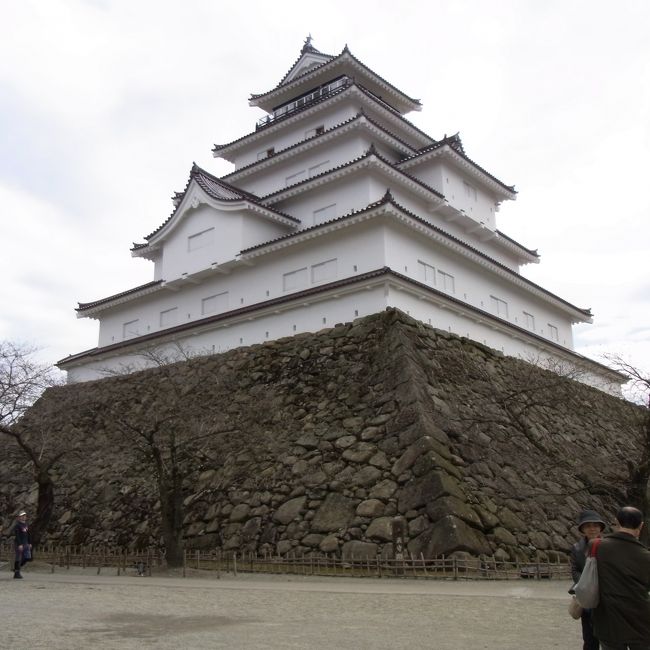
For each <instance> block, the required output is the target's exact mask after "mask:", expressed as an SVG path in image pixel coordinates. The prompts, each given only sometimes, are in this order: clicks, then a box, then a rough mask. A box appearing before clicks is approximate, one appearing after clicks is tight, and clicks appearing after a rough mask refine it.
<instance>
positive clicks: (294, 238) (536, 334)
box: [57, 38, 621, 392]
mask: <svg viewBox="0 0 650 650" xmlns="http://www.w3.org/2000/svg"><path fill="white" fill-rule="evenodd" d="M249 104H250V105H251V106H254V107H259V108H261V109H262V110H263V111H265V112H266V116H265V117H263V118H262V119H260V120H259V121H258V122H257V124H256V125H255V128H254V130H253V131H251V132H250V133H248V134H246V135H244V136H242V137H239V138H237V139H236V140H233V141H232V142H229V143H227V144H220V145H216V146H215V147H214V150H213V153H214V156H215V157H217V158H222V159H224V160H226V161H229V162H231V163H233V164H234V171H233V172H231V173H229V174H227V175H225V176H223V177H221V178H217V177H216V176H214V175H212V174H210V173H209V172H208V171H206V170H204V169H201V168H200V167H198V166H197V165H194V166H193V167H192V169H191V171H190V174H189V179H188V181H187V184H186V186H185V189H184V190H183V191H182V192H179V193H176V194H175V196H174V197H173V202H174V208H173V212H172V214H171V216H169V218H167V219H166V220H165V221H164V222H163V223H162V224H161V225H160V226H159V227H158V228H157V229H156V230H155V231H154V232H152V233H151V234H149V235H148V236H147V237H146V238H145V241H144V242H143V243H139V244H135V245H134V246H133V248H132V255H133V256H134V257H143V258H145V259H148V260H151V261H152V262H153V263H154V279H153V280H152V281H151V282H148V283H147V284H144V285H141V286H137V287H133V288H131V289H128V290H126V291H123V292H121V293H119V294H116V295H113V296H109V297H106V298H101V299H98V300H94V301H92V302H85V303H79V306H78V308H77V316H78V317H82V318H95V319H97V320H99V324H100V327H99V341H98V345H97V347H96V348H93V349H91V350H86V351H84V352H80V353H78V354H74V355H71V356H69V357H66V358H65V359H63V360H61V361H60V362H59V363H58V364H57V365H58V366H59V367H60V368H61V369H63V370H66V371H67V373H68V380H69V381H71V382H78V381H87V380H91V379H96V378H100V377H103V376H106V374H107V373H108V374H110V373H119V372H127V371H129V370H133V369H137V368H141V367H145V366H147V365H150V364H151V362H152V361H151V358H150V357H149V358H147V355H146V354H144V356H143V353H146V352H147V351H152V350H155V351H156V354H163V355H165V354H166V355H169V358H171V357H172V356H173V354H174V351H176V352H178V351H179V350H182V352H183V354H188V353H189V354H211V353H217V352H222V351H225V350H228V349H232V348H235V347H240V346H247V345H251V344H255V343H262V342H265V341H270V340H275V339H278V338H281V337H285V336H292V335H295V334H298V333H301V332H309V331H316V330H319V329H322V328H328V327H332V326H334V325H335V324H337V323H341V322H349V321H352V320H354V319H356V318H359V317H363V316H366V315H369V314H374V313H377V312H380V311H383V310H385V309H386V308H388V307H396V308H398V309H400V310H402V311H403V312H405V313H407V314H409V315H410V316H412V317H413V318H415V319H417V320H420V321H422V322H423V323H426V324H429V325H431V326H433V327H435V328H438V329H441V330H445V331H448V332H453V333H456V334H459V335H461V336H466V337H468V338H470V339H472V340H475V341H478V342H480V343H483V344H485V345H488V346H490V347H491V348H494V349H496V350H499V351H501V352H503V353H504V354H506V355H511V356H517V357H521V358H525V359H529V360H538V359H547V360H551V361H552V362H553V363H555V362H559V363H562V364H569V365H571V366H572V367H575V368H578V369H579V370H580V372H581V373H582V376H583V377H584V378H585V381H587V383H591V384H594V385H597V386H599V387H602V388H604V389H605V390H609V391H614V392H616V390H617V389H618V386H619V384H620V381H621V380H620V377H619V376H618V375H617V374H616V373H612V372H611V371H610V370H608V369H607V368H605V367H604V366H602V365H601V364H598V363H596V362H595V361H592V360H590V359H587V358H585V357H583V356H581V355H578V354H576V353H575V352H574V350H573V336H572V325H573V324H574V323H584V322H591V313H590V311H589V310H588V309H582V308H579V307H576V306H574V305H572V304H571V303H569V302H567V301H566V300H564V299H563V298H561V297H559V296H557V295H554V294H553V293H551V292H550V291H548V290H546V289H544V288H543V287H541V286H539V285H537V284H535V283H533V282H531V281H530V280H527V279H526V278H525V277H523V276H522V275H521V274H520V269H521V267H522V266H523V265H525V264H530V263H538V262H539V255H538V254H537V252H536V251H535V250H531V249H529V248H526V247H525V246H523V245H522V244H520V243H518V242H516V241H514V240H513V239H511V238H510V237H508V236H507V235H506V234H504V233H503V232H501V231H500V230H498V229H497V225H496V213H497V211H498V209H499V205H500V204H501V202H502V201H506V200H514V199H515V197H516V191H515V189H514V188H513V187H512V186H510V185H508V184H506V183H504V182H502V181H501V180H499V179H498V178H496V177H495V176H493V175H492V174H490V173H489V172H488V171H486V170H485V169H483V168H482V167H481V166H479V165H478V164H477V163H476V162H474V161H473V160H472V159H471V158H469V157H468V155H467V154H466V153H465V150H464V147H463V144H462V142H461V139H460V137H459V136H458V135H453V136H449V137H447V136H445V137H443V138H442V139H441V140H436V139H434V138H433V137H431V136H429V135H427V134H426V133H424V132H422V131H421V130H420V129H419V128H417V127H416V126H415V125H414V124H412V123H411V122H409V121H408V120H407V119H406V118H405V117H404V116H405V115H406V114H407V113H409V112H410V111H419V110H420V109H421V104H420V102H419V101H418V100H417V99H413V98H412V97H410V96H408V95H407V94H405V93H404V92H402V91H401V90H399V89H398V88H397V87H395V86H393V85H392V84H391V83H390V82H389V81H387V80H385V79H384V78H382V77H381V76H380V75H379V74H377V73H376V72H374V71H373V70H371V69H370V68H369V67H367V66H366V65H365V64H364V63H362V62H361V61H360V60H359V59H357V58H356V57H355V56H354V55H353V54H352V53H351V52H350V50H349V49H348V48H347V46H346V47H345V48H344V49H343V51H342V52H341V53H340V54H338V55H329V54H324V53H322V52H320V51H318V50H317V49H316V48H315V47H314V46H313V45H312V43H311V38H308V39H306V41H305V44H304V46H303V47H302V50H301V52H300V55H299V57H298V59H297V61H296V62H295V63H294V64H293V65H292V66H291V68H290V69H289V71H288V72H287V73H286V74H285V75H284V77H283V78H282V79H281V80H280V82H279V83H278V84H277V85H276V86H275V87H274V88H272V89H271V90H269V91H267V92H264V93H261V94H254V95H251V97H250V100H249Z"/></svg>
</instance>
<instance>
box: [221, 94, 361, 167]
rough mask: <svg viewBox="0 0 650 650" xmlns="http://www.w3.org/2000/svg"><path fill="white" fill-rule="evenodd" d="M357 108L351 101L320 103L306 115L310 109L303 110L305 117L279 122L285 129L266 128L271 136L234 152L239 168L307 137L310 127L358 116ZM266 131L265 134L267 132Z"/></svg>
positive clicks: (326, 125) (302, 114)
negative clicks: (326, 104)
mask: <svg viewBox="0 0 650 650" xmlns="http://www.w3.org/2000/svg"><path fill="white" fill-rule="evenodd" d="M357 111H358V107H357V105H356V104H354V103H352V102H351V101H346V102H334V103H330V104H329V105H328V106H325V105H320V106H319V107H318V108H316V109H315V110H314V111H313V112H312V111H310V112H309V114H308V115H306V116H305V113H306V111H304V112H303V113H300V115H301V116H302V118H301V119H295V118H289V119H286V120H284V121H283V122H278V124H283V126H284V128H274V127H266V129H264V131H266V133H267V134H268V135H263V136H262V137H261V138H260V139H256V140H255V141H254V142H252V143H250V144H249V145H246V146H244V147H242V149H241V150H239V151H237V153H236V154H235V155H234V157H233V162H234V163H235V170H238V169H241V168H242V167H245V166H246V165H250V164H252V163H254V162H257V160H258V158H257V156H258V154H259V153H261V152H264V151H266V150H267V149H269V148H270V147H274V148H275V151H276V152H279V151H281V150H282V149H286V148H287V147H290V146H292V145H294V144H296V143H297V142H302V141H303V140H305V138H306V137H307V135H306V134H307V133H308V132H309V130H310V129H314V128H316V127H317V126H321V125H322V126H324V127H325V129H329V128H331V127H333V126H335V125H336V124H340V123H341V122H345V121H347V120H349V119H350V118H352V117H354V116H355V115H356V113H357ZM264 131H262V132H261V133H262V134H263V133H264Z"/></svg>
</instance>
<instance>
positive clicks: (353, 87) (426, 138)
mask: <svg viewBox="0 0 650 650" xmlns="http://www.w3.org/2000/svg"><path fill="white" fill-rule="evenodd" d="M355 92H357V93H360V94H361V95H362V96H363V97H366V98H368V99H369V100H371V101H372V102H374V104H373V105H374V106H375V107H376V108H378V109H381V110H383V111H385V112H386V113H387V115H389V116H390V119H392V120H394V121H398V120H399V123H401V124H402V125H403V126H404V127H405V128H406V129H407V130H408V131H409V132H410V134H411V135H412V137H413V139H414V141H415V140H419V141H420V142H422V143H426V144H423V146H424V147H425V148H428V147H430V146H432V145H434V144H435V143H436V142H437V140H436V139H435V138H432V137H431V136H430V135H427V134H426V133H425V132H424V131H422V130H421V129H419V128H418V127H417V126H415V124H413V123H412V122H410V121H409V120H407V119H406V118H405V117H404V116H403V115H401V114H400V113H399V112H397V111H395V109H393V108H392V107H391V106H389V105H388V104H384V103H382V102H379V101H377V98H376V97H374V95H373V94H372V93H371V92H370V91H369V90H367V89H366V88H364V87H363V86H362V85H361V84H359V83H357V82H353V83H351V84H350V85H349V86H347V87H345V88H343V89H342V90H341V91H340V92H335V93H332V94H330V95H327V96H326V97H321V98H319V99H317V100H315V101H314V102H312V103H310V104H308V105H306V106H303V107H301V108H299V109H297V110H296V111H293V112H292V113H288V114H286V115H283V116H282V117H280V118H277V120H275V121H273V122H271V123H270V124H268V125H267V126H264V127H262V128H260V129H256V130H255V131H251V132H250V133H247V134H246V135H243V136H241V137H240V138H237V139H236V140H232V141H231V142H228V143H226V144H215V145H214V146H213V147H212V156H213V157H214V158H223V159H224V160H228V161H230V162H232V160H231V159H230V158H228V156H232V154H233V153H235V152H237V151H238V150H239V149H241V148H242V147H245V146H247V145H248V144H249V143H250V142H253V141H255V140H258V139H260V138H262V137H264V136H265V135H268V134H269V133H273V132H275V130H276V129H277V127H281V126H284V125H286V124H291V123H293V122H294V121H298V119H293V118H296V117H297V116H299V115H300V116H301V118H299V119H302V118H304V115H305V114H306V113H307V114H308V112H309V111H312V110H314V109H317V110H318V109H320V108H322V107H323V106H325V105H326V104H327V102H329V101H331V100H340V99H342V98H344V97H346V96H347V95H348V94H352V93H355ZM413 148H415V147H413Z"/></svg>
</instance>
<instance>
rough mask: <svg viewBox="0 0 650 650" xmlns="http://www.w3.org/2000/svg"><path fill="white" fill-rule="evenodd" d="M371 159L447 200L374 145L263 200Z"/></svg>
mask: <svg viewBox="0 0 650 650" xmlns="http://www.w3.org/2000/svg"><path fill="white" fill-rule="evenodd" d="M370 157H374V158H376V159H377V160H378V161H380V162H382V163H384V164H385V165H387V166H388V167H390V168H391V169H392V170H393V171H396V172H398V173H399V174H401V175H402V176H404V177H405V178H407V179H408V180H409V181H412V182H414V183H417V184H418V185H420V186H421V187H422V188H423V189H425V190H427V191H429V192H431V193H432V194H435V195H436V196H437V197H439V198H441V199H444V198H445V197H444V196H443V195H442V194H440V192H438V190H435V189H433V187H431V186H430V185H427V184H426V183H424V182H422V181H421V180H420V179H419V178H415V177H414V176H410V175H409V174H407V173H406V172H403V171H402V170H401V169H398V168H397V167H396V166H395V165H394V164H393V163H392V162H391V161H390V160H386V158H384V157H383V156H381V155H380V154H378V153H377V151H376V149H375V147H374V145H370V148H369V149H368V151H366V153H364V154H363V155H361V156H359V157H357V158H353V159H352V160H350V161H348V162H346V163H343V164H341V165H338V166H337V167H332V168H331V169H328V170H327V171H325V172H322V173H320V174H316V175H315V176H311V177H309V178H306V179H305V180H302V181H299V182H298V183H294V184H293V185H288V186H287V187H283V188H281V189H279V190H276V191H275V192H271V193H270V194H266V195H264V196H263V197H262V198H261V200H262V201H263V202H265V201H268V199H270V198H272V197H274V196H277V195H278V194H283V193H284V192H286V191H287V190H290V189H293V188H296V187H299V186H300V185H306V184H307V183H311V182H312V181H314V180H316V179H318V178H324V177H325V176H328V175H330V174H333V173H334V172H337V171H340V170H342V169H346V168H349V167H354V166H355V165H357V164H358V163H360V162H361V161H362V160H365V159H367V158H370Z"/></svg>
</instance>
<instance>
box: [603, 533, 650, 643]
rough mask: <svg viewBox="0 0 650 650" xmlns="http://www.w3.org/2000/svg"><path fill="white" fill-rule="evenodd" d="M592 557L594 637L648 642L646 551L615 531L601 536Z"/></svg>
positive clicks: (649, 570) (649, 568) (649, 555)
mask: <svg viewBox="0 0 650 650" xmlns="http://www.w3.org/2000/svg"><path fill="white" fill-rule="evenodd" d="M596 558H597V559H596V563H597V565H598V585H599V590H600V602H599V604H598V607H596V609H594V610H593V621H594V631H595V633H596V636H597V637H598V638H599V639H600V640H601V641H604V642H605V643H610V644H622V643H638V644H650V598H649V597H648V590H649V589H650V551H648V549H646V548H645V546H643V544H641V543H640V542H639V541H637V539H636V538H635V537H633V536H632V535H629V534H628V533H619V532H617V533H612V534H611V535H607V537H605V538H603V540H602V542H601V543H600V546H599V547H598V551H597V554H596Z"/></svg>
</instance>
